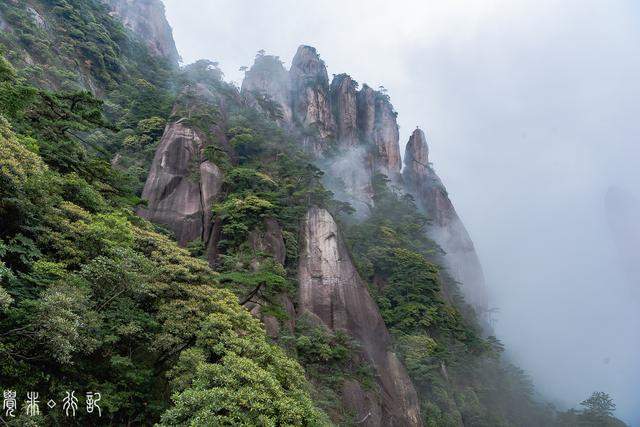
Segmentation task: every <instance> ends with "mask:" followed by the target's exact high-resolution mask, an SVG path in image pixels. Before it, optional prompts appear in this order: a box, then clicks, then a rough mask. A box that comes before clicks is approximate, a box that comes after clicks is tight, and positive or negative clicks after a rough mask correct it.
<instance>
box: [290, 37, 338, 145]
mask: <svg viewBox="0 0 640 427" xmlns="http://www.w3.org/2000/svg"><path fill="white" fill-rule="evenodd" d="M289 75H290V79H291V89H292V105H293V118H294V120H295V121H296V122H297V123H298V124H299V125H300V126H302V127H303V128H307V129H312V130H313V131H314V132H316V133H317V137H318V138H319V139H320V141H317V142H314V144H315V145H317V147H316V148H315V150H314V151H316V152H320V151H322V145H321V144H322V143H323V141H324V140H326V139H329V138H334V137H335V135H336V124H335V120H334V117H333V112H332V109H331V104H330V101H329V77H328V76H327V67H326V66H325V64H324V61H322V60H321V59H320V56H319V55H318V53H317V52H316V49H315V48H313V47H311V46H300V47H299V48H298V51H297V52H296V55H295V56H294V58H293V61H292V63H291V69H290V70H289Z"/></svg>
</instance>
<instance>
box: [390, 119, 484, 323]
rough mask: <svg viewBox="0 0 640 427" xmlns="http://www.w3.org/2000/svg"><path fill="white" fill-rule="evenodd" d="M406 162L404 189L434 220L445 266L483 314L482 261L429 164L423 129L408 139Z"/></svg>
mask: <svg viewBox="0 0 640 427" xmlns="http://www.w3.org/2000/svg"><path fill="white" fill-rule="evenodd" d="M404 163H405V168H404V170H403V178H404V185H405V189H406V191H407V192H408V193H410V194H412V195H413V196H414V197H415V199H416V203H417V205H418V207H419V208H420V209H421V210H422V211H423V212H424V213H425V214H426V215H427V217H428V218H429V220H430V221H431V224H430V226H429V236H430V237H431V238H432V239H434V240H435V241H436V242H437V243H438V244H439V245H440V246H441V247H442V249H443V250H444V251H445V252H446V255H445V257H444V259H445V263H446V264H447V265H446V267H447V269H448V270H449V272H450V273H451V274H452V276H453V277H454V278H455V279H456V280H457V281H459V282H460V283H461V286H462V288H461V289H462V292H463V294H464V296H465V298H466V300H467V302H468V303H470V304H471V305H473V306H475V307H476V308H477V309H479V311H480V312H483V311H484V310H486V308H487V304H488V302H487V291H486V285H485V282H484V273H483V272H482V267H481V265H480V260H479V259H478V255H477V254H476V251H475V247H474V245H473V242H472V241H471V238H470V237H469V233H468V232H467V230H466V228H465V227H464V225H463V224H462V221H460V218H459V217H458V214H457V213H456V210H455V209H454V207H453V204H452V203H451V200H450V199H449V196H448V194H447V190H446V189H445V187H444V185H443V184H442V181H440V178H439V177H438V175H437V174H436V173H435V171H434V170H433V168H432V167H431V165H430V164H429V146H428V144H427V139H426V137H425V135H424V132H423V131H422V130H420V129H416V130H415V131H414V132H413V134H412V135H411V138H409V142H408V144H407V147H406V151H405V158H404Z"/></svg>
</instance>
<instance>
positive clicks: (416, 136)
mask: <svg viewBox="0 0 640 427" xmlns="http://www.w3.org/2000/svg"><path fill="white" fill-rule="evenodd" d="M404 166H405V170H404V174H405V176H407V177H408V178H410V179H412V180H413V179H414V178H415V177H426V176H427V174H428V171H429V145H428V144H427V137H426V136H425V135H424V132H423V131H422V130H421V129H420V128H416V129H415V130H414V131H413V133H412V134H411V137H410V138H409V142H408V143H407V147H406V149H405V155H404Z"/></svg>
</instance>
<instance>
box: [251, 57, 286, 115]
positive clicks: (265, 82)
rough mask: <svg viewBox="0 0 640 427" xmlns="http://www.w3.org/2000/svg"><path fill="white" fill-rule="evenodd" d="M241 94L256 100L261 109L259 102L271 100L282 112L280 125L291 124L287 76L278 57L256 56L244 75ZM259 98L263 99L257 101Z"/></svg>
mask: <svg viewBox="0 0 640 427" xmlns="http://www.w3.org/2000/svg"><path fill="white" fill-rule="evenodd" d="M242 93H243V94H244V95H246V96H247V97H252V98H253V99H254V100H256V104H257V106H258V107H261V105H260V101H262V102H265V101H268V100H271V101H273V102H275V103H276V104H277V105H278V106H279V107H280V109H281V112H282V119H280V121H281V124H290V123H291V120H292V118H293V113H292V111H291V85H290V82H289V74H288V73H287V70H285V69H284V67H283V66H282V62H280V59H279V58H278V57H276V56H272V55H258V56H257V57H256V60H255V62H254V64H253V66H252V67H251V68H250V69H249V70H248V71H247V72H246V74H245V78H244V80H243V82H242ZM260 96H262V97H263V99H259V97H260ZM256 98H258V99H256ZM264 98H268V99H264Z"/></svg>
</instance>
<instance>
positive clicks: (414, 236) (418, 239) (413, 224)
mask: <svg viewBox="0 0 640 427" xmlns="http://www.w3.org/2000/svg"><path fill="white" fill-rule="evenodd" d="M374 191H375V193H374V206H373V208H372V210H371V212H370V215H369V217H368V218H367V219H365V220H364V221H362V222H361V223H356V224H351V225H350V226H349V227H347V233H346V234H347V238H348V242H349V244H350V246H351V249H352V251H353V255H354V258H355V261H356V264H357V266H358V267H359V270H360V272H361V275H362V276H363V278H364V279H366V280H367V281H368V282H369V283H372V284H373V286H371V288H370V289H371V292H372V294H373V296H374V297H375V299H376V301H377V303H378V306H379V307H380V312H381V314H382V316H383V318H384V320H385V323H386V324H387V326H388V327H389V329H390V331H391V333H392V335H393V337H394V341H395V347H396V350H397V352H398V354H399V356H400V357H401V359H402V361H403V362H404V364H405V366H406V368H407V371H408V373H409V375H410V376H411V378H412V380H413V383H414V385H415V386H416V388H417V390H418V393H419V396H420V398H421V407H422V416H423V419H424V421H425V424H426V425H433V426H448V425H450V426H455V425H460V424H461V423H463V424H465V425H478V426H498V425H519V426H520V425H522V426H527V425H530V426H537V425H545V423H548V422H549V421H550V419H551V418H549V417H548V414H546V412H545V411H544V410H543V409H542V408H541V407H540V406H539V405H538V404H537V402H536V401H535V399H534V397H533V388H532V386H531V382H530V380H529V379H528V377H527V376H526V375H525V374H524V373H523V372H522V371H520V370H518V369H517V368H515V367H513V366H511V365H509V364H508V363H506V362H504V361H503V360H502V359H501V356H500V352H501V351H502V345H501V344H500V343H499V342H498V341H497V340H496V339H495V338H488V339H482V338H481V332H480V328H479V326H478V325H477V323H476V322H475V318H474V316H473V313H472V312H471V310H470V308H469V307H466V306H465V305H464V304H463V302H462V299H461V297H460V296H459V291H458V289H457V286H456V284H455V282H453V281H452V280H451V279H450V278H449V277H448V275H447V274H446V272H444V271H442V270H441V269H440V268H439V267H438V264H440V263H441V260H442V259H441V255H442V250H441V249H440V248H439V247H438V246H437V245H436V244H435V243H434V242H432V241H430V240H429V239H428V238H427V237H426V233H425V226H426V225H427V218H426V217H424V216H423V215H421V214H420V213H419V212H418V211H417V209H416V207H415V205H414V203H413V200H412V199H411V198H410V197H408V196H402V195H400V194H399V193H398V192H396V191H393V190H392V189H390V188H389V182H388V180H386V178H384V177H382V176H377V177H375V179H374ZM346 222H349V221H346Z"/></svg>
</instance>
